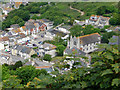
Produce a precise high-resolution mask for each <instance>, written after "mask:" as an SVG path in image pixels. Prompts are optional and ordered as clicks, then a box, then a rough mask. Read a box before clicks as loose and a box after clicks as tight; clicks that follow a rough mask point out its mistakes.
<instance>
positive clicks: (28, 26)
mask: <svg viewBox="0 0 120 90" xmlns="http://www.w3.org/2000/svg"><path fill="white" fill-rule="evenodd" d="M26 28H27V29H33V28H35V26H34V25H33V24H29V25H26Z"/></svg>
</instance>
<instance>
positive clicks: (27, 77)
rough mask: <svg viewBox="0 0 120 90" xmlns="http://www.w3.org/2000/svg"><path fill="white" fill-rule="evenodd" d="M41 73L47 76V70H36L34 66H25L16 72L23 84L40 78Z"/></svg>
mask: <svg viewBox="0 0 120 90" xmlns="http://www.w3.org/2000/svg"><path fill="white" fill-rule="evenodd" d="M41 73H43V74H47V72H46V71H45V70H39V69H35V67H34V66H23V67H21V68H17V69H16V71H15V75H17V76H18V78H19V79H21V80H22V82H21V83H22V84H26V83H27V82H29V81H32V80H33V79H34V77H38V76H39V75H40V74H41Z"/></svg>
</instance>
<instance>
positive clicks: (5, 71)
mask: <svg viewBox="0 0 120 90" xmlns="http://www.w3.org/2000/svg"><path fill="white" fill-rule="evenodd" d="M9 72H10V70H9V69H8V67H7V66H5V65H2V80H6V79H8V78H9V77H10V73H9Z"/></svg>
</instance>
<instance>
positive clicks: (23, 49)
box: [21, 47, 31, 54]
mask: <svg viewBox="0 0 120 90" xmlns="http://www.w3.org/2000/svg"><path fill="white" fill-rule="evenodd" d="M30 51H31V49H30V48H28V47H23V48H22V50H21V52H22V53H26V54H29V53H30Z"/></svg>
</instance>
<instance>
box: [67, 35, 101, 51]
mask: <svg viewBox="0 0 120 90" xmlns="http://www.w3.org/2000/svg"><path fill="white" fill-rule="evenodd" d="M100 43H101V36H100V35H99V34H98V33H93V34H89V35H84V36H80V37H75V36H74V37H72V36H71V37H70V40H68V45H67V47H68V48H70V49H71V48H73V47H76V48H78V49H80V50H81V51H83V52H85V53H90V52H93V51H95V50H97V49H98V48H96V46H97V45H96V44H100Z"/></svg>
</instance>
